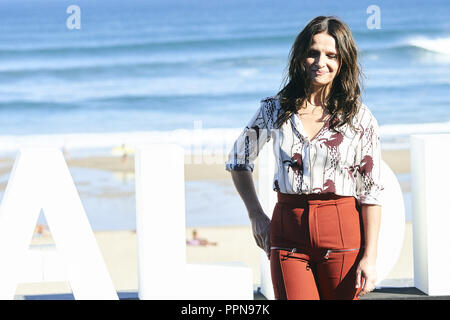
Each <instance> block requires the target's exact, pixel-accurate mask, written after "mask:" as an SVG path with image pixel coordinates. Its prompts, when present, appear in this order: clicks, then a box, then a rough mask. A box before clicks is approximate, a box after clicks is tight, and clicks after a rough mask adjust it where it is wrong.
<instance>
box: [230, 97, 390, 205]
mask: <svg viewBox="0 0 450 320" xmlns="http://www.w3.org/2000/svg"><path fill="white" fill-rule="evenodd" d="M280 109H281V106H280V102H279V100H278V97H277V96H274V97H268V98H266V99H263V100H261V106H260V107H259V109H258V110H257V112H256V113H255V115H254V116H253V118H252V119H251V120H250V122H249V123H248V125H247V126H246V127H245V129H244V130H243V132H242V133H241V134H240V136H239V137H238V138H237V140H236V141H235V143H234V146H233V149H232V150H231V152H230V154H229V156H228V160H227V161H226V163H225V165H226V170H228V171H231V170H247V171H253V169H254V161H255V159H256V158H257V156H258V154H259V151H260V150H261V149H262V147H263V146H264V144H265V143H266V142H268V141H270V139H272V140H273V150H274V155H275V158H276V168H277V169H276V171H275V175H274V179H273V190H274V191H279V192H282V193H289V194H309V193H325V192H330V193H335V194H337V195H343V196H354V197H355V198H356V199H357V200H358V202H359V204H377V205H381V196H382V190H383V189H384V188H383V186H382V181H381V172H380V169H381V148H380V137H379V132H378V123H377V120H376V119H375V117H374V116H373V114H372V113H371V112H370V110H369V109H368V107H367V106H366V105H365V104H361V106H360V108H359V111H358V113H357V114H356V116H355V117H354V120H353V124H354V126H355V128H358V131H357V132H355V131H354V130H352V129H351V127H350V126H348V125H347V124H345V125H344V126H342V127H340V128H338V129H336V130H337V132H336V131H333V130H331V129H329V122H325V124H324V125H323V127H322V128H321V130H320V131H319V132H318V133H317V134H316V136H315V137H314V138H313V139H309V138H308V136H307V134H306V132H305V130H304V128H303V125H302V122H301V120H300V117H299V115H298V114H297V113H295V114H293V115H292V116H291V118H290V119H289V120H288V121H286V122H285V123H284V124H283V125H282V126H281V127H280V128H274V123H275V121H276V118H277V115H278V111H280Z"/></svg>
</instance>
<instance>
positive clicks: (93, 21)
mask: <svg viewBox="0 0 450 320" xmlns="http://www.w3.org/2000/svg"><path fill="white" fill-rule="evenodd" d="M374 4H375V5H376V6H378V9H379V13H380V14H379V17H380V20H379V28H371V27H370V21H371V20H370V19H371V16H372V15H373V13H372V11H370V10H369V13H368V9H370V6H372V5H374ZM72 5H75V6H76V7H77V8H78V9H79V13H80V14H79V20H78V21H79V27H80V28H79V29H77V28H75V29H71V28H70V27H68V22H69V25H70V23H71V22H74V21H75V20H73V19H72V17H73V12H74V11H69V12H68V11H67V10H68V8H69V7H70V6H72ZM318 15H335V16H337V17H339V18H341V19H342V20H343V21H345V22H346V23H347V24H348V25H349V27H350V28H351V30H352V32H353V35H354V37H355V40H356V43H357V45H358V47H359V50H360V52H359V53H360V58H361V59H360V63H361V66H362V70H363V73H364V75H365V77H364V93H363V101H364V103H365V104H366V105H367V106H369V108H370V109H371V111H372V112H373V113H374V115H375V117H376V118H377V120H378V123H379V125H380V132H381V139H382V146H383V148H386V149H388V148H407V147H408V145H409V135H410V134H414V133H438V132H439V133H442V132H447V133H448V132H450V108H449V107H450V95H449V92H450V6H449V5H448V1H447V0H430V1H426V2H425V1H419V0H408V1H406V0H396V1H391V0H383V1H377V2H376V3H374V1H365V0H363V1H350V0H341V1H339V2H335V1H331V0H324V1H283V2H280V1H268V0H239V1H237V0H226V1H220V0H129V1H117V0H108V1H104V0H96V1H87V0H73V1H72V0H71V1H66V0H2V1H0V154H4V155H12V154H15V152H17V150H18V149H19V148H20V147H26V146H36V145H45V146H56V147H64V148H66V149H67V150H70V151H71V154H72V155H93V154H102V153H103V154H105V153H107V154H110V152H111V148H114V147H117V146H120V145H121V144H127V145H134V144H137V143H147V142H154V141H155V140H157V141H162V140H167V141H172V140H176V141H181V143H182V145H183V146H184V147H185V148H186V149H187V150H188V151H189V150H192V143H193V140H192V139H188V138H186V137H189V136H190V134H193V133H195V132H198V130H199V129H201V132H202V133H203V135H204V137H205V138H204V140H202V146H205V147H208V148H215V147H219V148H223V149H224V151H227V152H228V151H229V150H228V147H229V146H230V144H231V143H232V142H233V140H234V139H235V138H236V136H237V134H238V133H239V132H240V130H241V129H242V128H243V127H244V126H245V124H246V123H247V122H248V120H249V119H250V117H251V116H252V115H253V114H254V112H255V111H256V108H257V107H259V100H260V99H261V98H264V97H267V96H271V95H274V94H276V93H277V92H278V91H279V90H280V89H281V85H282V81H283V77H284V74H285V73H284V72H285V70H286V67H287V62H288V54H289V50H290V48H291V45H292V43H293V41H294V39H295V37H296V35H297V34H298V33H299V32H300V31H301V30H302V28H303V27H304V26H305V25H306V24H307V22H309V21H310V20H311V19H312V18H314V17H315V16H318ZM75 22H76V21H75ZM183 139H184V140H183ZM194 140H195V139H194ZM202 146H200V147H202ZM102 174H103V173H98V175H102ZM73 175H74V179H75V178H76V177H77V176H81V177H84V176H85V175H89V174H88V173H86V172H85V171H83V169H80V172H78V173H73ZM80 179H81V178H80ZM83 179H84V178H83ZM108 179H112V178H111V177H110V178H108ZM111 181H112V180H111ZM118 181H119V180H118ZM111 183H112V182H111ZM120 183H121V182H119V184H120ZM121 187H122V186H121ZM95 188H97V186H96V185H95V184H93V186H92V189H91V190H94V189H95ZM118 188H119V187H118ZM126 188H128V189H127V190H128V191H127V192H131V191H130V190H132V189H133V184H132V180H130V182H129V185H128V187H126ZM202 188H203V189H202ZM216 188H219V187H218V186H216ZM228 188H230V186H228ZM210 189H211V186H208V185H207V182H204V183H203V182H202V183H200V182H199V184H195V183H193V184H189V185H187V187H186V192H187V198H188V199H189V200H187V214H188V216H187V223H188V224H192V225H195V224H205V223H206V224H226V223H229V221H226V220H225V219H224V218H220V216H221V215H222V213H221V212H218V213H217V215H215V218H214V219H212V218H211V217H207V215H206V214H203V216H201V215H200V217H197V216H196V217H197V218H195V219H194V218H192V217H193V216H194V215H197V214H198V213H199V212H202V210H204V211H205V212H206V211H208V208H206V209H205V208H203V209H201V208H200V207H201V205H200V203H199V202H201V199H204V197H209V196H207V195H206V193H207V192H208V190H210ZM199 190H203V191H199ZM194 191H195V192H194ZM202 192H203V193H202ZM91 193H92V192H91ZM224 193H226V192H224ZM202 197H203V198H202ZM211 197H212V196H211ZM231 197H232V198H233V199H234V200H233V201H240V199H237V200H236V194H232V196H231ZM130 199H131V200H130ZM133 199H134V198H133V197H131V198H129V200H127V201H130V203H132V202H133ZM85 201H86V204H85V206H86V207H87V208H88V207H89V210H88V209H86V210H87V211H89V212H100V211H102V212H105V214H106V212H110V210H111V209H114V207H117V206H115V205H114V204H110V205H106V208H105V209H100V208H102V207H103V205H100V204H99V203H98V201H97V203H96V202H95V201H94V200H93V201H92V205H90V204H89V205H88V204H87V203H91V202H89V201H90V200H85ZM124 201H125V200H124ZM222 201H223V199H222ZM213 203H214V202H211V204H213ZM124 206H125V205H124ZM125 207H126V208H124V209H123V210H122V211H123V212H128V213H127V214H125V216H126V217H129V216H132V215H133V214H134V212H133V210H134V208H133V205H132V204H130V205H128V206H125ZM243 208H244V207H243V204H241V203H237V202H236V204H235V206H234V207H233V208H226V211H228V212H229V211H233V210H234V211H236V210H242V209H243ZM224 210H225V209H224ZM189 212H190V213H189ZM88 215H89V213H88ZM92 215H93V216H96V217H99V216H101V215H100V214H96V213H95V214H94V213H93V214H92ZM125 216H124V217H125ZM92 219H93V221H94V220H95V221H99V222H98V223H97V222H96V223H95V224H93V225H94V228H97V229H102V228H103V229H108V228H113V229H114V228H121V226H124V225H126V226H127V228H128V227H132V223H133V222H129V223H128V222H127V223H128V224H126V223H125V222H124V221H125V220H126V219H130V218H123V219H119V220H117V221H118V222H117V223H116V224H113V222H112V221H114V219H110V220H111V221H107V222H105V219H98V220H97V219H94V218H92ZM236 219H237V218H236ZM245 219H246V213H244V214H243V220H239V219H237V220H239V221H241V222H242V223H247V222H244V221H246V220H245ZM106 220H108V219H106ZM231 220H232V221H233V223H235V222H236V221H235V220H233V219H231ZM101 221H103V222H101ZM126 221H129V220H126ZM130 221H132V220H130ZM108 223H109V224H108ZM130 223H131V225H130Z"/></svg>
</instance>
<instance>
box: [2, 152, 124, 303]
mask: <svg viewBox="0 0 450 320" xmlns="http://www.w3.org/2000/svg"><path fill="white" fill-rule="evenodd" d="M41 209H42V210H43V211H44V214H45V217H46V220H47V222H48V225H49V228H50V231H51V233H52V237H53V239H54V241H55V244H56V248H57V250H58V252H59V254H60V256H61V258H62V261H63V262H64V263H65V266H66V270H67V274H68V277H69V282H70V285H71V287H72V292H73V294H74V297H75V298H76V299H118V297H117V293H116V291H115V289H114V286H113V283H112V281H111V278H110V275H109V273H108V270H107V269H106V265H105V263H104V261H103V258H102V255H101V252H100V250H99V247H98V245H97V242H96V239H95V236H94V234H93V232H92V229H91V227H90V224H89V221H88V219H87V216H86V213H85V211H84V208H83V205H82V203H81V200H80V197H79V195H78V192H77V190H76V188H75V185H74V183H73V180H72V177H71V175H70V172H69V169H68V167H67V164H66V162H65V160H64V157H63V155H62V152H61V151H60V150H58V149H45V148H44V149H43V148H40V149H23V150H21V151H20V152H19V154H18V157H17V158H16V162H15V164H14V167H13V169H12V172H11V176H10V178H9V182H8V186H7V188H6V191H5V194H4V196H3V201H2V204H1V206H0V256H1V257H2V261H1V263H0V299H13V298H14V294H15V291H16V286H17V283H18V276H19V275H18V274H17V273H18V271H17V270H18V269H20V268H18V266H20V264H22V263H25V257H26V253H27V250H28V247H29V244H30V242H31V239H32V236H33V230H34V227H35V226H36V222H37V219H38V217H39V213H40V211H41Z"/></svg>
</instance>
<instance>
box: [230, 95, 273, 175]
mask: <svg viewBox="0 0 450 320" xmlns="http://www.w3.org/2000/svg"><path fill="white" fill-rule="evenodd" d="M269 140H270V128H269V126H268V106H267V101H266V100H261V105H260V107H259V108H258V110H257V111H256V113H255V114H254V116H253V117H252V118H251V120H250V121H249V122H248V124H247V126H246V127H245V128H244V130H243V131H242V133H241V134H240V135H239V137H238V138H237V139H236V141H235V142H234V145H233V148H232V150H231V151H230V153H229V155H228V160H227V161H226V162H225V169H226V170H227V171H231V170H235V171H252V172H253V169H254V161H255V159H256V158H257V157H258V154H259V151H260V150H261V149H262V147H263V146H264V145H265V144H266V142H268V141H269Z"/></svg>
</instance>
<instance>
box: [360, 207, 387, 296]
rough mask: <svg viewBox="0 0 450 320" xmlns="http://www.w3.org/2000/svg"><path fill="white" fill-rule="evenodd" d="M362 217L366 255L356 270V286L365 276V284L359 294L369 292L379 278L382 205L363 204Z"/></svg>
mask: <svg viewBox="0 0 450 320" xmlns="http://www.w3.org/2000/svg"><path fill="white" fill-rule="evenodd" d="M361 210H362V212H361V213H362V219H363V225H364V239H365V240H364V241H365V248H364V255H363V257H362V259H361V261H360V263H359V265H358V268H357V271H356V288H359V287H360V286H361V280H362V278H364V285H363V287H362V290H361V292H360V293H359V296H363V295H365V294H366V293H369V292H370V291H372V290H373V289H374V288H375V283H376V280H377V275H376V260H377V250H378V233H379V231H380V221H381V206H379V205H362V206H361Z"/></svg>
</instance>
